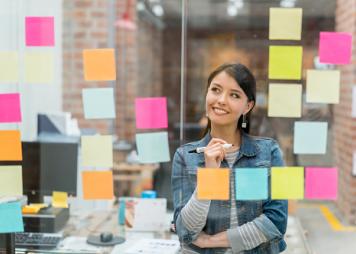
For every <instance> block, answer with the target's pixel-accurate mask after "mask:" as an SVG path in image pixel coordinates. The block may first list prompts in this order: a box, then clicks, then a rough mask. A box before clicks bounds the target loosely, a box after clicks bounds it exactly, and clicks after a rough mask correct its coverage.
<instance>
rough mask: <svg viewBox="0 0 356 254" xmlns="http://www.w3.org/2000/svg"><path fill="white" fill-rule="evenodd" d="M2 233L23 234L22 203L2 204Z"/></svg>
mask: <svg viewBox="0 0 356 254" xmlns="http://www.w3.org/2000/svg"><path fill="white" fill-rule="evenodd" d="M0 218H1V220H0V233H14V232H23V231H24V227H23V220H22V213H21V204H20V202H10V203H2V204H0Z"/></svg>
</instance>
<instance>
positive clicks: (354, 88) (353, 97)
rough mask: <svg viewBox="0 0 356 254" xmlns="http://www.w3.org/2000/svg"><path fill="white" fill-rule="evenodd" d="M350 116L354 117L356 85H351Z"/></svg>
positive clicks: (355, 110) (355, 113)
mask: <svg viewBox="0 0 356 254" xmlns="http://www.w3.org/2000/svg"><path fill="white" fill-rule="evenodd" d="M352 117H356V86H353V87H352Z"/></svg>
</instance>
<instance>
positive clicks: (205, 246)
mask: <svg viewBox="0 0 356 254" xmlns="http://www.w3.org/2000/svg"><path fill="white" fill-rule="evenodd" d="M255 94H256V82H255V79H254V77H253V75H252V73H251V72H250V71H249V70H248V69H247V68H246V67H245V66H244V65H242V64H224V65H221V66H220V67H218V68H217V69H216V70H215V71H213V72H212V73H211V74H210V76H209V78H208V86H207V92H206V100H205V109H206V115H207V117H208V126H207V129H206V131H205V136H204V137H203V139H201V140H199V141H196V142H191V143H188V144H186V145H183V146H181V147H180V148H178V149H177V151H176V153H175V156H174V159H173V173H172V190H173V201H174V208H175V210H174V223H175V228H176V231H177V234H178V236H179V239H180V241H181V243H182V249H183V253H214V254H215V253H224V254H225V253H239V252H241V251H245V252H244V253H266V254H267V253H279V252H282V251H283V250H284V249H285V248H286V243H285V241H284V240H283V236H284V234H285V232H286V226H287V210H288V203H287V201H285V200H271V199H270V198H267V199H266V200H253V201H237V200H236V193H235V173H236V172H235V170H234V169H238V168H242V167H244V168H256V167H259V165H261V162H262V161H263V163H264V164H263V165H264V167H271V166H283V164H284V162H283V159H282V153H281V150H280V148H279V145H278V143H277V142H276V141H275V140H273V139H270V138H262V137H253V136H250V135H248V132H249V125H248V122H247V118H248V116H249V114H250V112H251V110H252V109H253V107H254V105H255V98H256V96H255ZM224 144H233V146H232V147H231V148H228V149H226V148H224V147H225V146H224ZM198 147H205V149H204V154H197V153H189V151H191V150H194V149H196V148H198ZM198 168H203V169H202V170H203V171H204V170H205V168H211V169H219V168H229V169H230V170H229V175H230V178H229V181H230V198H229V199H227V200H215V199H212V200H209V199H208V200H207V199H204V200H203V199H200V198H198V195H197V192H198V189H197V169H198ZM219 184H220V183H219ZM213 187H216V186H213Z"/></svg>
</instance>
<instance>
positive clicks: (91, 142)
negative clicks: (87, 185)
mask: <svg viewBox="0 0 356 254" xmlns="http://www.w3.org/2000/svg"><path fill="white" fill-rule="evenodd" d="M81 144H82V163H83V166H85V167H98V168H111V167H112V166H113V147H112V136H110V135H103V136H102V135H94V136H82V137H81Z"/></svg>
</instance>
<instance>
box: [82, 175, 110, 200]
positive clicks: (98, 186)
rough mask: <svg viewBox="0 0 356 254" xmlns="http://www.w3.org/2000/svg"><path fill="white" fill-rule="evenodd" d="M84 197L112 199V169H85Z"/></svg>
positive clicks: (83, 178)
mask: <svg viewBox="0 0 356 254" xmlns="http://www.w3.org/2000/svg"><path fill="white" fill-rule="evenodd" d="M82 180H83V198H84V199H87V200H88V199H112V198H113V197H114V182H113V176H112V171H83V172H82Z"/></svg>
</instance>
